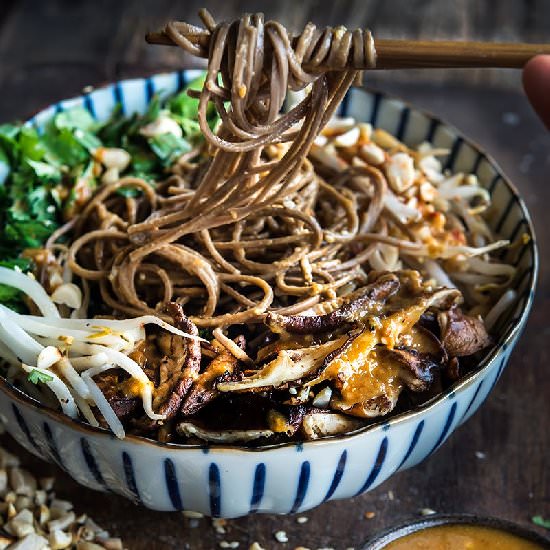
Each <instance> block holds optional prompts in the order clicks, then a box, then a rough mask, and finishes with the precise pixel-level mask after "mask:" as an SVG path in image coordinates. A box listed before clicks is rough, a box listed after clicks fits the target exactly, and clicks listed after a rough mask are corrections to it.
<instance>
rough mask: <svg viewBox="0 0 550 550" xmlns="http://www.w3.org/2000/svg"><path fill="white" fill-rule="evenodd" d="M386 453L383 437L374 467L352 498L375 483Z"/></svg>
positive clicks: (386, 442) (385, 438) (385, 440)
mask: <svg viewBox="0 0 550 550" xmlns="http://www.w3.org/2000/svg"><path fill="white" fill-rule="evenodd" d="M387 451H388V438H387V437H384V439H382V443H381V444H380V448H379V449H378V456H377V457H376V460H375V461H374V465H373V467H372V470H371V471H370V474H369V476H368V477H367V479H366V481H365V483H363V486H362V487H361V489H359V491H357V493H356V494H355V495H354V496H357V495H360V494H361V493H364V492H365V491H366V490H368V488H369V487H371V486H372V484H373V483H374V482H375V481H376V478H377V477H378V474H379V473H380V470H381V469H382V466H383V465H384V461H385V460H386V453H387Z"/></svg>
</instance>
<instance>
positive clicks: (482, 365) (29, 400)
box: [0, 69, 539, 453]
mask: <svg viewBox="0 0 550 550" xmlns="http://www.w3.org/2000/svg"><path fill="white" fill-rule="evenodd" d="M189 70H195V69H183V70H180V71H172V72H161V73H152V74H149V75H147V76H143V77H132V78H122V79H119V80H115V81H112V82H109V83H106V84H102V85H100V86H97V87H94V88H93V91H92V92H90V94H93V93H95V92H100V91H104V90H107V89H109V88H112V87H114V86H117V85H120V84H121V83H128V82H140V81H144V80H145V81H146V80H148V79H152V78H159V77H163V76H174V75H177V76H180V75H182V74H185V72H187V71H189ZM353 89H354V90H356V91H359V92H360V93H366V94H367V95H371V96H376V97H380V98H382V99H385V100H390V101H396V102H399V103H401V104H402V105H403V106H405V107H406V108H408V109H409V110H410V111H411V112H417V113H419V114H421V115H423V116H425V117H426V118H427V119H429V120H431V121H434V122H436V123H437V124H438V126H441V127H446V128H448V129H449V130H451V132H452V133H453V134H454V136H455V137H456V138H459V139H461V140H462V142H463V143H465V144H467V145H469V146H470V147H472V148H473V149H474V150H475V151H476V152H478V153H480V154H481V155H482V156H483V157H484V158H485V160H486V162H487V163H488V164H489V165H490V167H491V168H492V169H493V170H494V171H495V172H496V173H497V174H498V176H499V178H500V179H501V180H502V182H503V183H504V184H505V186H506V187H507V188H508V189H509V191H510V192H511V193H512V195H513V196H514V197H515V199H516V200H517V204H518V206H519V208H520V210H521V215H522V219H523V221H524V222H525V223H526V225H527V229H528V232H529V234H530V236H531V240H530V242H529V243H527V245H526V246H530V247H531V254H532V258H533V261H532V266H531V273H530V275H529V286H528V289H527V290H528V295H527V299H526V303H525V307H524V308H523V310H522V312H521V314H520V316H519V318H518V319H516V322H515V323H512V322H511V321H512V320H510V321H509V326H508V327H507V330H505V331H504V332H503V333H502V335H501V336H500V337H499V339H498V340H497V342H496V343H495V345H494V346H493V347H492V348H491V349H490V351H489V352H488V353H487V354H486V355H485V356H484V357H483V358H482V359H481V360H480V361H479V363H478V365H477V366H476V367H475V368H474V369H472V370H471V371H470V372H469V373H467V374H466V375H465V376H464V377H463V378H462V379H460V380H457V381H456V382H454V383H453V384H452V385H451V386H449V387H448V388H447V389H446V390H445V391H443V392H441V393H440V394H438V395H436V396H434V397H432V398H430V399H429V400H427V401H425V402H424V403H422V404H420V405H417V406H416V407H414V408H413V409H411V410H408V411H403V412H400V413H397V414H395V415H394V416H390V417H389V418H388V417H381V418H380V419H378V420H375V421H373V422H372V423H370V424H368V425H366V426H363V427H361V428H359V429H357V430H354V431H351V432H346V433H343V434H336V435H331V436H326V437H323V438H321V439H317V440H309V441H306V440H304V441H286V442H280V443H272V444H266V445H260V446H256V447H247V446H245V445H230V444H223V445H221V444H216V443H210V442H204V443H202V444H188V443H165V442H161V441H157V440H154V439H151V438H149V437H145V436H139V435H133V434H126V436H125V438H124V439H122V440H118V439H117V438H116V436H115V435H114V434H112V432H110V431H109V430H107V429H106V428H101V427H95V426H91V425H90V424H88V423H87V422H85V421H84V420H80V419H72V418H70V417H68V416H66V415H65V414H63V413H62V412H60V411H57V410H54V409H52V408H50V407H48V406H47V405H44V404H43V403H40V402H39V401H37V400H36V399H35V398H33V397H31V396H30V395H28V394H26V393H25V392H23V391H22V390H21V389H19V388H17V387H16V386H14V385H13V384H11V383H10V382H8V381H7V380H6V379H5V378H4V376H3V375H0V391H2V392H3V393H4V394H6V395H7V396H8V398H11V399H14V400H16V401H18V402H19V403H22V404H24V405H26V406H30V407H31V408H33V409H34V410H35V411H37V412H40V413H42V414H46V416H48V417H50V418H51V419H52V420H55V421H57V422H60V423H62V424H65V425H66V426H68V427H70V428H73V429H77V430H80V431H83V432H85V433H88V434H94V435H96V436H104V437H107V438H109V439H112V440H117V441H120V442H123V443H134V444H136V445H138V444H141V445H144V444H146V445H150V446H154V447H157V448H161V449H164V450H167V451H168V450H170V451H175V450H178V451H184V450H202V451H204V450H205V449H208V450H209V451H210V452H246V453H258V452H266V451H274V450H277V449H283V448H292V447H300V449H305V448H306V447H315V446H326V445H330V444H337V443H339V442H340V441H342V440H345V441H348V440H351V439H355V438H358V437H362V436H364V435H365V434H367V433H371V432H376V431H381V430H386V429H388V428H389V427H390V426H393V425H396V424H402V423H404V422H406V421H409V420H411V419H414V418H415V417H417V416H420V415H422V414H424V413H426V412H428V411H430V410H432V409H434V408H436V407H437V406H439V405H440V404H441V403H443V402H444V401H445V400H447V399H448V398H450V397H452V396H454V395H455V394H456V393H458V392H461V391H463V390H464V389H466V388H468V387H470V386H471V385H472V384H474V383H475V382H476V381H477V380H478V378H480V377H481V376H482V374H483V373H484V372H485V371H486V370H487V369H488V367H489V365H490V364H491V363H492V362H493V361H494V360H495V359H496V358H497V357H499V356H500V355H502V354H503V353H504V351H505V349H506V348H507V347H508V345H509V343H510V341H511V340H513V339H514V338H515V337H517V336H519V334H520V333H521V331H522V330H523V328H524V325H525V323H526V321H527V318H528V315H529V312H530V310H531V308H532V305H533V301H534V294H535V289H536V285H537V280H538V272H539V251H538V243H537V238H536V234H535V228H534V225H533V221H532V219H531V215H530V213H529V211H528V209H527V205H526V204H525V202H524V200H523V198H522V197H521V195H520V193H519V191H518V189H517V188H516V186H515V185H514V184H513V183H512V182H511V181H510V179H509V178H508V176H507V175H506V174H505V172H504V171H503V170H502V168H501V167H500V165H499V164H498V163H497V162H496V160H495V159H494V158H493V156H492V155H490V154H489V153H488V152H487V151H486V150H485V149H484V148H483V147H481V146H480V145H479V144H478V143H477V142H476V141H474V140H472V139H470V138H468V137H467V136H465V135H464V134H463V133H462V132H461V131H460V130H459V129H458V128H457V127H456V126H454V125H453V124H450V123H449V122H447V121H446V120H445V119H444V118H441V117H438V116H435V115H433V114H432V113H431V112H430V111H428V110H426V109H422V108H418V107H416V106H415V105H414V104H412V103H411V102H409V101H406V100H404V99H402V98H400V97H399V96H397V95H395V94H392V93H387V92H384V91H381V90H379V89H377V88H375V87H370V86H361V87H359V88H353ZM350 92H351V90H350ZM350 92H348V93H350ZM87 95H88V94H80V95H77V96H73V97H70V98H67V99H60V100H59V101H57V102H56V103H51V104H49V105H47V106H46V107H45V108H43V109H41V110H40V111H38V112H37V113H35V114H34V115H33V116H32V117H29V119H27V121H26V122H25V123H26V124H28V123H30V122H31V121H32V120H33V119H34V118H35V116H36V115H38V114H40V113H42V112H44V111H47V110H48V109H50V108H51V107H52V106H53V105H57V104H59V103H62V102H65V101H72V100H78V99H80V98H84V97H86V96H87Z"/></svg>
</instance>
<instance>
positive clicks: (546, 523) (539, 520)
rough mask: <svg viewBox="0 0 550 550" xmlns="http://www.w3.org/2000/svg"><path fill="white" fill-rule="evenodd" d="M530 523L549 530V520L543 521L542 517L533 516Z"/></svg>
mask: <svg viewBox="0 0 550 550" xmlns="http://www.w3.org/2000/svg"><path fill="white" fill-rule="evenodd" d="M531 521H532V522H533V523H534V524H535V525H538V526H539V527H544V528H545V529H550V519H544V518H543V517H542V516H533V517H532V518H531Z"/></svg>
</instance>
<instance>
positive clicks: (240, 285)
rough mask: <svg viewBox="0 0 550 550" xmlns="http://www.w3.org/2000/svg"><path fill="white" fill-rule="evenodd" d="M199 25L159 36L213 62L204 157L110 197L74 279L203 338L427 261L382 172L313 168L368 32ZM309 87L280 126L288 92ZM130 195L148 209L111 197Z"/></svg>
mask: <svg viewBox="0 0 550 550" xmlns="http://www.w3.org/2000/svg"><path fill="white" fill-rule="evenodd" d="M200 16H201V19H202V21H203V23H204V27H205V28H199V27H195V26H191V25H188V24H185V23H178V22H172V23H169V24H168V25H167V27H166V29H165V32H166V34H167V35H168V36H169V37H170V38H171V39H172V40H173V42H175V43H176V44H177V45H179V46H180V47H181V48H182V49H183V50H185V51H187V52H189V53H190V54H192V55H195V56H199V57H206V58H208V68H207V74H206V80H205V83H204V87H203V89H202V90H201V91H200V92H198V93H197V94H196V96H197V97H198V100H199V111H198V122H199V125H200V128H201V131H202V133H203V134H204V136H205V138H206V145H205V147H204V149H203V150H202V151H198V150H195V151H192V152H191V153H190V154H188V155H186V156H184V157H182V158H180V159H179V160H178V162H176V163H175V164H174V166H172V167H171V174H170V176H169V177H168V178H167V179H166V180H165V181H163V182H159V183H157V185H156V186H155V188H153V187H151V186H150V185H149V184H148V183H147V182H145V181H144V180H141V179H139V178H135V177H131V178H130V177H125V178H122V179H120V180H119V181H117V182H116V183H111V184H108V185H103V186H102V187H101V188H100V190H99V191H98V192H97V193H96V194H95V196H93V198H92V199H91V200H90V201H89V203H88V204H87V205H86V208H85V209H84V211H83V212H82V213H81V214H80V215H79V217H78V220H77V221H76V222H74V227H72V228H71V230H72V235H73V240H72V243H71V244H70V246H69V250H68V256H67V257H68V267H69V268H70V269H71V270H72V272H73V273H74V274H75V275H77V276H79V277H80V278H81V279H83V280H84V281H87V282H90V283H94V284H96V285H98V286H99V290H100V293H101V297H102V299H103V301H104V302H105V303H106V304H107V305H108V306H110V307H111V308H112V309H113V310H114V311H115V312H119V313H122V314H127V315H131V316H135V315H144V314H148V313H155V314H157V315H161V313H159V312H160V311H161V308H160V305H161V304H162V303H164V302H168V301H177V302H179V303H181V304H182V305H183V307H184V310H185V312H186V314H188V315H189V316H190V318H191V320H192V321H193V322H194V323H196V324H197V325H198V326H199V327H226V326H228V325H233V324H237V323H254V322H258V321H261V320H262V319H263V318H264V317H265V313H266V311H267V310H270V311H278V312H281V313H286V314H297V313H300V312H302V311H304V310H307V309H310V308H317V310H318V311H322V310H323V308H324V304H328V303H330V301H331V300H334V299H335V298H336V297H337V296H338V295H339V294H341V293H342V292H344V291H347V292H351V291H352V290H353V289H354V288H356V287H358V286H361V285H362V284H365V281H366V272H367V271H368V268H369V267H370V268H371V269H372V268H374V267H389V268H391V267H394V266H395V265H397V262H398V261H401V262H404V263H405V265H409V264H407V255H411V256H412V257H417V256H419V255H422V254H423V251H424V248H423V245H422V243H419V242H416V240H415V238H414V237H411V235H410V234H409V233H408V232H407V231H408V230H407V228H406V227H404V225H403V224H402V223H401V222H400V221H399V220H398V219H397V218H396V217H395V215H393V214H392V212H390V211H388V209H387V208H385V206H384V205H385V199H386V197H387V193H388V185H387V181H386V175H385V174H384V173H383V172H382V171H381V170H379V169H377V168H374V167H372V166H368V165H365V164H363V165H361V164H357V165H354V164H351V165H350V166H349V167H348V168H347V169H346V170H345V171H343V172H341V173H340V174H336V175H335V174H333V173H330V172H328V173H327V172H326V170H325V171H323V170H322V169H317V167H316V166H315V165H314V162H315V161H314V160H312V159H311V158H308V153H309V151H310V149H311V146H312V144H313V143H314V140H315V138H316V136H318V134H319V133H320V131H321V129H322V128H323V127H324V126H325V125H326V124H327V122H328V121H329V120H330V119H331V117H332V116H333V115H334V113H335V111H336V108H337V107H338V105H339V103H340V101H341V100H342V98H343V97H344V95H345V94H346V92H347V91H348V89H349V87H350V86H351V85H352V83H353V82H354V81H355V80H356V79H357V78H358V76H359V73H358V71H357V70H355V69H353V66H374V65H375V60H376V52H375V47H374V41H373V38H372V35H371V33H370V32H369V31H368V30H354V31H350V30H347V29H345V28H343V27H336V28H326V29H318V28H316V27H315V25H313V24H311V23H310V24H308V25H307V26H306V27H305V28H304V30H303V32H302V33H301V34H300V35H299V36H298V37H296V38H292V37H290V36H289V34H288V32H287V30H286V29H285V28H284V27H283V26H282V25H281V24H280V23H277V22H274V21H268V22H264V19H263V15H262V14H255V15H245V16H243V17H242V18H240V19H238V20H236V21H233V22H221V23H218V24H216V23H215V21H214V19H213V18H212V16H211V15H210V14H209V13H208V12H206V11H205V10H202V11H201V12H200ZM306 88H308V90H307V93H306V94H304V96H303V99H301V101H300V102H299V103H297V104H296V105H295V106H294V107H292V108H291V109H290V110H289V111H288V112H286V113H284V114H280V113H281V110H282V108H283V104H284V101H285V98H286V97H287V90H289V89H290V90H293V91H301V90H304V89H306ZM209 104H213V105H214V106H215V108H216V110H217V112H218V114H219V116H220V119H221V124H220V126H219V128H218V129H217V131H213V130H212V129H211V128H210V127H209V125H208V123H207V118H206V113H207V107H208V106H209ZM205 153H206V154H205ZM125 187H131V188H133V189H138V190H139V191H140V195H139V196H137V197H122V196H120V195H119V194H117V191H118V190H120V189H122V188H125ZM394 251H396V252H395V254H394ZM411 261H414V258H413V260H411ZM369 262H370V263H369Z"/></svg>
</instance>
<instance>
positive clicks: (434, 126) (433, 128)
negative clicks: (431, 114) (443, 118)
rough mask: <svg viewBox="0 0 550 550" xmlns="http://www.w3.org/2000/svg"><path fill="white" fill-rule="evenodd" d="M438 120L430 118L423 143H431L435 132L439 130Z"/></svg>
mask: <svg viewBox="0 0 550 550" xmlns="http://www.w3.org/2000/svg"><path fill="white" fill-rule="evenodd" d="M439 124H440V123H439V120H437V119H436V118H432V119H431V120H430V125H429V126H428V132H427V133H426V138H425V140H424V141H427V142H429V143H433V141H434V138H435V133H436V132H437V129H438V128H439Z"/></svg>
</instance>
